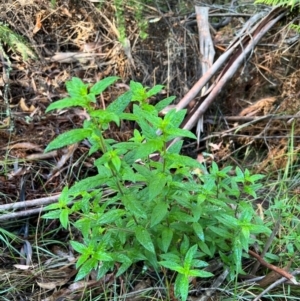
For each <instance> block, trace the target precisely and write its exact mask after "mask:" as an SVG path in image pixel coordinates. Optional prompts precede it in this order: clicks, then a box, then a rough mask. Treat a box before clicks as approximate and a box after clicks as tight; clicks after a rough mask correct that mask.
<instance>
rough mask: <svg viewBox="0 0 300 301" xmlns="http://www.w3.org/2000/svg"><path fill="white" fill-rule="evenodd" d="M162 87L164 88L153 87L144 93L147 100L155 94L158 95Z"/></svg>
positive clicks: (160, 86) (159, 86)
mask: <svg viewBox="0 0 300 301" xmlns="http://www.w3.org/2000/svg"><path fill="white" fill-rule="evenodd" d="M163 87H164V86H162V85H156V86H154V87H153V88H151V89H150V90H149V91H148V92H147V93H146V95H147V98H150V97H151V96H153V95H156V94H157V93H159V92H160V91H161V90H162V88H163Z"/></svg>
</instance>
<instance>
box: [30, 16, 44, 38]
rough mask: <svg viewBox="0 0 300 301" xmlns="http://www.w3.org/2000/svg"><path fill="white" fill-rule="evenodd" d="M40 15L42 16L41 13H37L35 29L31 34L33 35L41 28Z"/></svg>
mask: <svg viewBox="0 0 300 301" xmlns="http://www.w3.org/2000/svg"><path fill="white" fill-rule="evenodd" d="M42 15H43V11H41V12H39V13H37V15H36V19H35V27H34V29H33V31H32V33H33V34H34V35H35V34H36V33H37V32H38V31H39V30H40V29H41V28H42V22H41V19H42Z"/></svg>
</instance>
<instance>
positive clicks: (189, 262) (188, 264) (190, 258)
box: [184, 245, 198, 270]
mask: <svg viewBox="0 0 300 301" xmlns="http://www.w3.org/2000/svg"><path fill="white" fill-rule="evenodd" d="M197 249H198V246H197V245H193V246H192V247H190V248H189V250H188V251H187V253H186V255H185V258H184V268H185V269H186V270H189V269H190V268H191V265H192V261H193V259H194V256H195V254H196V252H197Z"/></svg>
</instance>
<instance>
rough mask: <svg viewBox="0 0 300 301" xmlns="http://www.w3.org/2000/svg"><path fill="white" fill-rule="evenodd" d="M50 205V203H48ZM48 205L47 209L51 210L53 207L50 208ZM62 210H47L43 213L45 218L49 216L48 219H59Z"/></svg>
mask: <svg viewBox="0 0 300 301" xmlns="http://www.w3.org/2000/svg"><path fill="white" fill-rule="evenodd" d="M52 205H56V204H52ZM48 206H49V207H50V205H48ZM48 206H46V208H45V210H51V209H53V208H49V207H48ZM60 212H61V211H60V210H54V211H51V212H47V213H45V214H43V216H42V217H43V218H48V219H57V218H59V216H60Z"/></svg>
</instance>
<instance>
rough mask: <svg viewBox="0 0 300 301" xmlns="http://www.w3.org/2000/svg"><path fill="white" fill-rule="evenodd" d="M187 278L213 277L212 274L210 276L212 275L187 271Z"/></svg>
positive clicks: (197, 271) (198, 271)
mask: <svg viewBox="0 0 300 301" xmlns="http://www.w3.org/2000/svg"><path fill="white" fill-rule="evenodd" d="M189 276H190V277H201V278H205V277H212V276H214V274H212V273H210V272H206V271H200V270H190V271H189Z"/></svg>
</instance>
